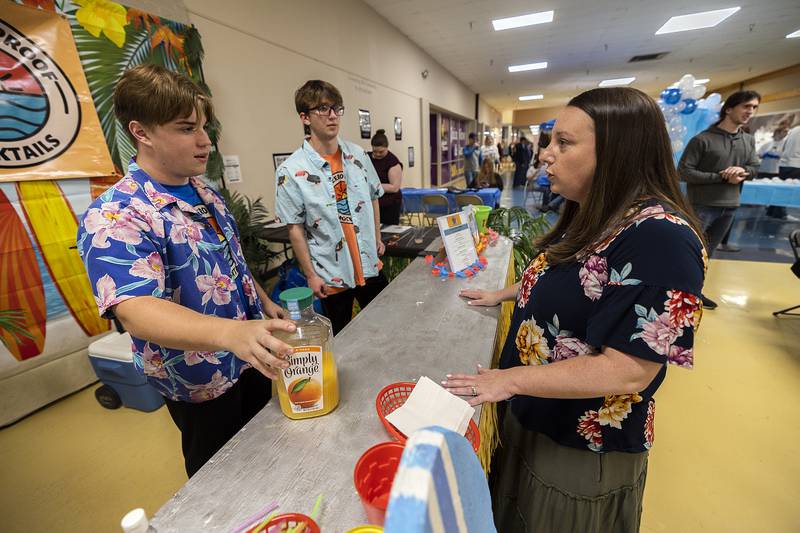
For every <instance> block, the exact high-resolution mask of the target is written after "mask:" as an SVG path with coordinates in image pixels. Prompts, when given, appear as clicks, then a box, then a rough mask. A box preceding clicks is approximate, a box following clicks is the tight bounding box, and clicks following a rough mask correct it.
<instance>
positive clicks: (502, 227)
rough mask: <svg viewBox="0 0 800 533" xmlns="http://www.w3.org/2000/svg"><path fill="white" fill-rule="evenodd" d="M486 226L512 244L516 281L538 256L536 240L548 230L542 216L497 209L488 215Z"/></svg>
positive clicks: (516, 210)
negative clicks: (509, 240) (507, 238)
mask: <svg viewBox="0 0 800 533" xmlns="http://www.w3.org/2000/svg"><path fill="white" fill-rule="evenodd" d="M486 225H487V226H489V227H490V228H492V229H493V230H495V231H496V232H497V233H499V234H500V235H504V236H506V237H509V238H510V239H511V240H512V241H513V242H514V273H515V275H516V279H517V281H519V280H520V278H522V273H523V272H524V271H525V269H526V268H527V267H528V264H529V263H530V262H531V260H532V259H533V258H534V257H536V256H537V255H538V254H539V250H538V248H537V247H536V244H535V242H536V239H537V238H538V237H540V236H541V235H543V234H544V233H545V232H547V230H549V229H550V224H549V223H548V222H547V219H545V217H544V215H540V216H538V217H533V216H531V214H530V213H528V211H527V210H526V209H525V208H524V207H519V206H517V207H512V208H510V209H506V208H503V207H501V208H499V209H495V210H494V211H492V212H491V213H489V219H488V220H487V221H486Z"/></svg>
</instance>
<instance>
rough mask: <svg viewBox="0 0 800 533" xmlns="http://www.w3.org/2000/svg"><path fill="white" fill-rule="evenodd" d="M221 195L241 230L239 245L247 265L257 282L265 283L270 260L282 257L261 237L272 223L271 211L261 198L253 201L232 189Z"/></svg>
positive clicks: (224, 190) (221, 192) (222, 192)
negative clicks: (265, 228)
mask: <svg viewBox="0 0 800 533" xmlns="http://www.w3.org/2000/svg"><path fill="white" fill-rule="evenodd" d="M220 194H221V195H222V197H223V198H224V199H225V205H226V206H227V208H228V211H230V213H231V216H233V219H234V220H235V221H236V225H237V226H238V228H239V244H240V245H241V247H242V253H243V254H244V258H245V260H246V261H247V265H248V266H249V267H250V271H251V272H252V273H253V276H254V277H255V278H256V280H257V281H258V282H259V283H263V282H264V281H265V280H266V278H267V271H268V268H269V263H270V260H271V259H272V258H273V257H276V256H278V255H280V254H279V253H278V252H275V251H273V250H271V249H270V247H269V243H267V242H266V241H264V240H263V239H262V238H261V237H260V234H261V232H262V231H263V230H264V226H266V225H267V224H268V223H269V222H270V216H269V211H268V210H267V208H266V206H264V203H263V201H262V200H261V197H258V198H256V199H255V200H252V199H250V198H248V197H247V196H243V195H241V194H239V193H238V192H236V191H232V190H230V189H223V190H221V191H220Z"/></svg>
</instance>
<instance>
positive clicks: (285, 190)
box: [275, 80, 388, 335]
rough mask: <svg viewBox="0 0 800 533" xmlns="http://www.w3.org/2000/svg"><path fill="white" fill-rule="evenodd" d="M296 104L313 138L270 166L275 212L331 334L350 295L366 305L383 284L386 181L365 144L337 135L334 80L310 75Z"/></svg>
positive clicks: (345, 314)
mask: <svg viewBox="0 0 800 533" xmlns="http://www.w3.org/2000/svg"><path fill="white" fill-rule="evenodd" d="M294 104H295V109H296V110H297V114H298V115H299V117H300V122H301V123H302V124H303V127H304V128H305V126H308V129H309V131H310V133H311V137H310V139H308V140H306V141H304V142H303V146H302V147H300V148H298V149H297V150H295V152H294V153H293V154H292V155H291V156H289V158H288V159H286V161H284V162H283V163H282V164H281V166H279V167H278V169H277V171H276V172H275V175H276V180H277V187H276V192H275V211H276V213H277V218H278V219H279V220H282V221H283V222H285V223H286V224H287V225H288V227H289V240H290V241H291V243H292V249H293V251H294V256H295V258H296V259H297V262H298V263H299V264H300V268H301V269H302V270H303V273H304V274H305V275H306V278H307V279H308V286H309V287H310V288H311V289H312V290H313V291H314V295H315V296H316V297H317V298H321V299H322V307H323V309H324V311H325V314H326V315H327V317H328V318H329V319H330V321H331V324H332V326H333V333H334V335H335V334H336V333H338V332H339V331H341V329H342V328H344V327H345V326H346V325H347V324H348V323H349V322H350V320H352V318H353V300H354V299H357V300H358V303H359V305H361V307H362V308H364V307H366V306H367V305H368V304H369V303H370V302H371V301H372V300H373V299H374V298H375V296H377V295H378V293H379V292H380V291H381V290H383V288H384V287H386V285H387V284H388V282H387V281H386V278H385V277H384V275H383V274H382V273H381V268H382V266H383V264H382V263H381V261H380V259H378V256H380V255H383V252H384V244H383V242H382V241H381V225H380V206H379V204H378V199H379V198H380V197H381V196H383V188H382V187H381V182H380V180H379V179H378V175H377V174H376V173H375V167H373V166H372V163H371V162H370V159H369V157H367V154H366V153H365V152H364V150H363V149H361V147H360V146H358V145H357V144H355V143H351V142H348V141H345V140H343V139H339V127H340V120H341V117H342V115H344V105H343V101H342V94H341V93H340V92H339V90H338V89H337V88H336V87H334V86H333V85H331V84H330V83H328V82H326V81H322V80H309V81H307V82H306V83H305V84H303V86H302V87H300V88H299V89H297V92H295V95H294ZM331 200H334V201H331Z"/></svg>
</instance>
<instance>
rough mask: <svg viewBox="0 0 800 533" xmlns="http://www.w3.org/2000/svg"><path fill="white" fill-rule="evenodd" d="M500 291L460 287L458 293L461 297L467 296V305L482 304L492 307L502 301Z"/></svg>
mask: <svg viewBox="0 0 800 533" xmlns="http://www.w3.org/2000/svg"><path fill="white" fill-rule="evenodd" d="M499 292H500V291H485V290H483V289H461V290H460V291H458V295H459V296H461V297H462V298H468V299H469V301H468V302H467V304H469V305H484V306H486V307H494V306H495V305H499V304H500V302H501V301H502V295H501V294H500V293H499Z"/></svg>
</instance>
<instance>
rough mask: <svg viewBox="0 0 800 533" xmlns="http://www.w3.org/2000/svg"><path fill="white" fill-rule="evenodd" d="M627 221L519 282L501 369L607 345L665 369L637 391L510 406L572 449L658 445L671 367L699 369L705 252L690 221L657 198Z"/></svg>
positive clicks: (527, 399) (542, 262)
mask: <svg viewBox="0 0 800 533" xmlns="http://www.w3.org/2000/svg"><path fill="white" fill-rule="evenodd" d="M637 211H638V212H637ZM634 213H635V215H634ZM629 215H631V216H632V217H627V222H625V223H624V224H622V225H620V226H619V227H617V228H615V229H614V230H613V231H610V232H609V234H608V236H607V237H606V238H605V239H604V240H603V241H602V242H601V244H600V245H599V246H597V247H596V248H595V249H594V250H593V251H592V252H591V253H588V254H586V255H585V256H583V257H582V258H581V260H580V261H577V262H574V263H568V264H560V265H555V266H550V265H548V264H547V259H546V257H545V255H544V254H541V255H539V256H538V257H537V258H536V259H534V260H533V261H532V262H531V264H530V265H529V266H528V268H527V269H526V270H525V273H524V274H523V277H522V281H521V284H520V289H519V293H518V295H517V300H516V305H515V308H514V314H513V316H512V319H511V328H510V329H509V334H508V337H507V338H506V343H505V346H504V347H503V353H502V356H501V360H500V367H501V368H510V367H514V366H520V365H546V364H553V363H557V362H558V361H561V360H562V359H569V358H570V357H575V356H577V355H582V354H596V353H599V351H600V350H601V349H602V347H603V346H608V347H611V348H615V349H617V350H619V351H621V352H624V353H626V354H628V355H632V356H635V357H641V358H643V359H647V360H648V361H655V362H658V363H664V366H663V368H662V369H661V370H660V371H659V373H658V374H657V375H656V377H655V378H654V379H653V381H652V382H651V383H650V385H649V386H648V387H647V388H646V389H644V390H642V391H640V392H638V393H635V394H622V395H608V396H605V397H601V398H588V399H581V400H562V399H547V398H538V397H532V396H517V397H515V398H513V399H512V400H511V411H512V412H513V413H514V415H515V416H516V417H517V419H518V420H519V421H520V423H521V424H522V425H523V426H524V427H526V428H528V429H529V430H531V431H537V432H540V433H543V434H545V435H548V436H549V437H551V438H552V439H553V440H555V441H556V442H558V443H560V444H562V445H565V446H571V447H574V448H582V449H586V448H588V449H590V450H592V451H595V452H608V451H624V452H643V451H646V450H648V449H650V447H651V446H652V444H653V417H654V414H655V399H654V398H653V394H655V392H656V390H658V387H659V386H660V385H661V383H662V381H664V376H665V375H666V373H667V365H666V363H671V364H674V365H678V366H681V367H684V368H692V364H693V355H692V345H693V343H694V331H695V330H696V328H697V327H698V325H699V323H700V317H701V315H702V302H701V300H700V294H701V290H702V288H703V279H704V277H705V269H706V264H707V256H706V252H705V249H704V248H703V246H702V242H701V240H700V239H699V238H698V236H697V234H696V233H695V232H694V231H693V230H692V228H691V227H690V226H689V225H688V224H687V223H686V221H685V220H684V219H682V218H681V217H680V216H678V215H676V214H674V213H671V212H669V211H666V210H665V209H664V207H662V206H661V205H660V204H658V203H656V202H654V201H650V202H647V203H643V204H641V205H640V206H638V207H637V208H636V210H635V211H633V212H631V213H629Z"/></svg>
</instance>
